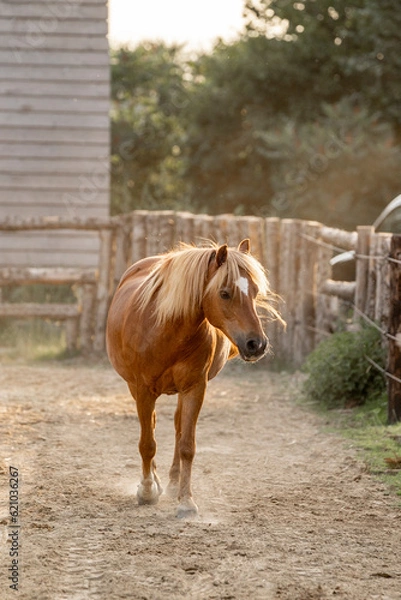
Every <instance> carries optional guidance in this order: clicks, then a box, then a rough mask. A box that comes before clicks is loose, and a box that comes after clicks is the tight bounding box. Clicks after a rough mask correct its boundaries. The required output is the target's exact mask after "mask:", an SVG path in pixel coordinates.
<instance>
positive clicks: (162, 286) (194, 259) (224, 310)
mask: <svg viewBox="0 0 401 600" xmlns="http://www.w3.org/2000/svg"><path fill="white" fill-rule="evenodd" d="M274 297H275V296H274V294H272V293H271V291H270V286H269V282H268V280H267V276H266V273H265V270H264V269H263V267H262V265H261V264H260V263H259V262H258V261H257V260H256V258H254V257H253V256H252V255H251V254H250V242H249V240H248V239H246V240H243V241H242V242H241V243H240V244H239V246H238V248H228V247H227V245H226V244H223V245H222V246H218V245H217V244H211V245H210V246H208V247H206V248H205V247H204V248H197V247H194V246H188V245H186V244H181V245H180V246H179V248H178V249H176V250H173V251H171V252H168V253H166V254H164V255H162V256H161V257H160V261H159V262H157V263H156V265H155V267H154V268H153V270H152V271H151V273H150V274H149V275H148V277H147V278H146V279H145V280H144V282H143V284H142V286H141V288H140V290H139V296H138V306H139V309H140V310H141V309H142V310H143V309H145V308H146V307H147V306H149V304H150V303H152V313H153V315H154V317H155V319H156V324H157V325H158V326H161V327H162V326H163V325H164V324H165V323H166V322H173V321H179V320H181V321H185V320H188V322H192V321H193V320H194V319H197V318H199V316H201V318H206V319H207V320H208V321H209V322H210V324H211V325H213V326H214V327H216V328H217V329H220V330H221V331H222V332H223V333H224V334H225V335H226V336H227V337H228V338H229V340H230V341H231V342H232V343H233V344H234V345H235V346H236V347H237V348H238V351H239V353H240V355H241V357H242V358H243V359H244V360H246V361H256V360H258V359H259V358H261V357H262V356H263V355H264V354H265V353H266V352H267V350H268V345H269V342H268V339H267V337H266V335H265V334H264V332H263V328H262V325H261V321H260V319H259V316H258V313H257V308H258V307H263V309H264V312H265V316H267V317H269V316H270V317H273V318H275V319H279V320H281V317H280V315H279V313H278V312H277V311H276V310H275V309H274V308H273V306H272V300H273V299H274Z"/></svg>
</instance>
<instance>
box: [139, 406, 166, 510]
mask: <svg viewBox="0 0 401 600" xmlns="http://www.w3.org/2000/svg"><path fill="white" fill-rule="evenodd" d="M133 395H134V394H133ZM134 398H135V399H136V405H137V412H138V418H139V423H140V426H141V436H140V439H139V452H140V454H141V457H142V480H141V483H140V484H139V486H138V491H137V498H138V504H156V503H157V502H158V500H159V496H160V494H161V493H162V491H163V490H162V487H161V485H160V480H159V478H158V476H157V474H156V463H155V460H154V457H155V454H156V440H155V435H154V432H155V427H156V411H155V404H156V398H155V397H154V396H149V395H138V396H134Z"/></svg>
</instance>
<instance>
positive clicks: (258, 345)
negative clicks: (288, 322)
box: [237, 335, 269, 362]
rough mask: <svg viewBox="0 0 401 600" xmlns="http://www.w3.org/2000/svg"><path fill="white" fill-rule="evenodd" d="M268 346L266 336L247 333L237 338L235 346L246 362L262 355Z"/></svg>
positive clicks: (257, 358)
mask: <svg viewBox="0 0 401 600" xmlns="http://www.w3.org/2000/svg"><path fill="white" fill-rule="evenodd" d="M268 346H269V340H268V339H267V337H266V336H265V335H264V336H260V335H249V336H247V337H246V338H243V339H240V340H238V343H237V347H238V350H239V353H240V355H241V358H242V359H243V360H245V361H247V362H255V361H256V360H259V359H260V358H262V356H264V355H265V354H266V352H267V349H268Z"/></svg>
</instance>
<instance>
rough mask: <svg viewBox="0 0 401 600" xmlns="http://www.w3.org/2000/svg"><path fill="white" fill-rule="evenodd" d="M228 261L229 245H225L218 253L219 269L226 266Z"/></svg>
mask: <svg viewBox="0 0 401 600" xmlns="http://www.w3.org/2000/svg"><path fill="white" fill-rule="evenodd" d="M226 260H227V244H223V245H222V246H220V247H219V249H218V250H217V252H216V263H217V266H218V267H221V265H224V263H225V262H226Z"/></svg>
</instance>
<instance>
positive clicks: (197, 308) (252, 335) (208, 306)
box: [106, 239, 282, 518]
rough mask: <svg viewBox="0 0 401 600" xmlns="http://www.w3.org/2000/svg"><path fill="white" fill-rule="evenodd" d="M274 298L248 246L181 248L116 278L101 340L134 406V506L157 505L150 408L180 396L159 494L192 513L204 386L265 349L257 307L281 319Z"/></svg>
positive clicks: (181, 514) (185, 514)
mask: <svg viewBox="0 0 401 600" xmlns="http://www.w3.org/2000/svg"><path fill="white" fill-rule="evenodd" d="M273 298H274V294H273V293H272V292H271V291H270V286H269V282H268V279H267V276H266V272H265V270H264V269H263V267H262V265H261V264H260V263H259V261H258V260H257V259H256V258H255V257H253V256H252V255H251V254H250V241H249V239H245V240H243V241H242V242H241V243H240V244H239V246H238V248H228V246H227V244H223V245H220V246H219V245H217V244H214V243H212V242H211V243H210V245H209V246H207V247H196V246H190V245H186V244H181V245H179V247H177V248H175V249H173V250H171V251H169V252H166V253H165V254H161V255H158V256H153V257H148V258H144V259H142V260H139V261H138V262H136V263H135V264H133V265H132V266H131V267H130V268H128V270H127V271H126V272H125V273H124V275H123V276H122V278H121V280H120V283H119V285H118V287H117V289H116V292H115V294H114V297H113V299H112V302H111V304H110V308H109V312H108V319H107V328H106V342H107V351H108V356H109V359H110V362H111V364H112V365H113V367H114V369H115V370H116V371H117V373H118V374H119V375H120V376H121V377H122V378H123V379H125V381H126V382H127V384H128V388H129V390H130V392H131V394H132V396H133V398H134V399H135V401H136V407H137V413H138V418H139V423H140V440H139V452H140V455H141V458H142V479H141V482H140V484H139V486H138V491H137V500H138V504H140V505H141V504H155V503H157V502H158V499H159V496H160V495H161V493H162V491H163V490H162V487H161V483H160V479H159V477H158V475H157V472H156V463H155V454H156V440H155V426H156V411H155V405H156V399H157V398H158V397H159V396H160V395H161V394H178V402H177V408H176V411H175V415H174V424H175V449H174V457H173V462H172V465H171V468H170V471H169V484H168V487H167V490H166V491H167V494H168V495H170V496H173V497H176V498H178V508H177V516H178V517H180V518H182V517H190V516H194V515H196V514H197V513H198V507H197V505H196V504H195V501H194V499H193V497H192V489H191V471H192V462H193V459H194V456H195V432H196V423H197V419H198V415H199V412H200V410H201V407H202V403H203V400H204V396H205V391H206V387H207V383H208V381H209V380H210V379H212V378H213V377H215V376H216V375H217V374H218V373H219V371H220V370H221V369H222V368H223V366H224V365H225V363H226V362H227V360H229V359H231V358H233V357H234V356H237V355H239V356H240V357H241V358H242V359H243V360H244V361H246V362H255V361H257V360H259V359H260V358H262V357H263V356H264V355H265V354H266V353H267V352H268V350H269V341H268V338H267V337H266V335H265V333H264V330H263V327H262V323H261V319H260V317H259V315H258V313H257V307H263V308H264V309H265V311H266V316H268V317H270V318H274V319H279V320H281V321H282V319H281V317H280V315H279V313H278V311H277V310H276V309H275V308H274V307H273V302H272V299H273Z"/></svg>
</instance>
